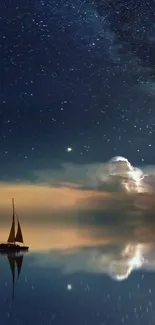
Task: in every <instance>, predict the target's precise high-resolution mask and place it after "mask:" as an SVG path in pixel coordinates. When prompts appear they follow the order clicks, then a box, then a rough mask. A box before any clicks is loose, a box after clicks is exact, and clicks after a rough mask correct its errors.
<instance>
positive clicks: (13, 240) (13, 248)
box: [0, 199, 29, 254]
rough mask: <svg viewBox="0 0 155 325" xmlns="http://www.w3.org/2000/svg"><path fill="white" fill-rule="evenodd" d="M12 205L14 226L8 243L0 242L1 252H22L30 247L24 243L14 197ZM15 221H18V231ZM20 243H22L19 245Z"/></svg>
mask: <svg viewBox="0 0 155 325" xmlns="http://www.w3.org/2000/svg"><path fill="white" fill-rule="evenodd" d="M12 207H13V215H12V226H11V229H10V234H9V237H8V240H7V243H4V244H0V252H1V253H4V254H5V253H11V252H12V253H14V252H22V251H28V249H29V247H28V246H25V245H24V239H23V234H22V229H21V225H20V222H19V219H18V217H17V215H16V213H15V204H14V199H12ZM15 221H17V232H16V229H15V228H16V227H15V226H16V225H15V223H16V222H15ZM19 243H20V245H19Z"/></svg>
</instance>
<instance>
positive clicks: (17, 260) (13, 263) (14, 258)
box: [0, 252, 24, 300]
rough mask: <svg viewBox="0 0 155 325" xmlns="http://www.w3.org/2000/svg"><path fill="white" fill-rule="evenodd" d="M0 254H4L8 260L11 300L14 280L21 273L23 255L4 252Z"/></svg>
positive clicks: (13, 291) (16, 279)
mask: <svg viewBox="0 0 155 325" xmlns="http://www.w3.org/2000/svg"><path fill="white" fill-rule="evenodd" d="M0 254H1V255H6V256H7V259H8V262H9V266H10V270H11V273H12V300H14V293H15V281H18V279H19V276H20V273H21V269H22V265H23V257H24V255H23V254H22V255H21V254H4V253H1V252H0ZM16 269H17V277H16Z"/></svg>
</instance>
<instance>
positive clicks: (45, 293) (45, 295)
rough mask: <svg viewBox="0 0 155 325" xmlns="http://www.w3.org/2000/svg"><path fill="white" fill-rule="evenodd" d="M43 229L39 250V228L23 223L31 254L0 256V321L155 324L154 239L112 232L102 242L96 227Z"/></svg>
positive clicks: (43, 324)
mask: <svg viewBox="0 0 155 325" xmlns="http://www.w3.org/2000/svg"><path fill="white" fill-rule="evenodd" d="M41 228H42V229H43V227H41ZM45 230H47V231H46V236H48V240H46V245H45V242H44V243H43V247H42V249H41V244H40V246H39V249H37V245H36V239H34V238H36V236H37V234H39V235H38V237H39V236H40V241H43V237H41V233H40V232H39V229H38V231H37V232H36V233H35V231H34V232H33V231H32V233H30V232H29V231H28V228H26V227H25V233H27V239H28V233H29V235H30V234H31V236H30V237H29V242H31V243H32V247H31V249H30V253H28V254H26V255H24V256H23V259H22V258H21V257H18V258H17V257H15V256H11V257H10V256H0V270H1V277H0V289H1V290H0V311H1V313H0V324H3V325H5V324H12V325H18V324H19V325H20V324H21V325H27V324H33V325H34V324H36V325H50V324H71V325H73V324H79V325H86V324H88V325H91V324H92V325H94V324H99V325H113V324H114V325H115V324H126V325H131V324H133V325H136V324H137V325H138V324H140V325H143V324H145V325H151V324H152V325H154V323H155V285H154V281H155V274H154V267H155V262H154V261H155V259H154V245H153V244H152V243H150V242H149V241H147V242H145V243H138V242H136V241H135V240H133V238H132V240H130V241H129V239H128V238H127V237H126V240H125V239H123V240H122V239H121V236H120V234H119V236H118V237H117V236H115V237H114V235H113V237H114V238H113V239H112V236H111V237H109V236H110V233H108V234H107V235H105V236H104V238H102V240H101V238H100V236H97V235H96V234H97V230H95V229H94V228H92V229H77V228H75V227H70V228H65V227H64V226H60V225H59V226H58V225H57V226H53V227H52V229H51V230H50V229H49V227H47V229H45V227H44V231H43V233H45ZM99 230H100V231H101V229H99ZM3 232H4V233H5V231H4V229H3ZM6 232H7V229H6ZM99 233H100V232H99ZM32 234H33V236H32ZM115 235H116V233H115ZM38 237H37V240H39V238H38ZM101 237H102V236H101ZM122 238H123V236H122ZM48 243H49V245H48ZM14 271H15V272H16V273H15V280H14V281H13V277H14ZM18 271H19V272H20V274H19V278H18ZM13 282H14V286H13ZM13 287H14V297H13Z"/></svg>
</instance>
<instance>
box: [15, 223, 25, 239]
mask: <svg viewBox="0 0 155 325" xmlns="http://www.w3.org/2000/svg"><path fill="white" fill-rule="evenodd" d="M15 241H17V242H19V243H23V242H24V240H23V235H22V230H21V226H20V223H19V220H18V228H17V233H16V237H15Z"/></svg>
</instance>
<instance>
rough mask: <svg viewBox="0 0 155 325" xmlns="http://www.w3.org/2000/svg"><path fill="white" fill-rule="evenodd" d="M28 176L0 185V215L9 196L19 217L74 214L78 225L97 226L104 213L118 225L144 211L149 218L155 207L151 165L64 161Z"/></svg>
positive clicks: (8, 203) (122, 161)
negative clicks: (20, 180) (24, 181)
mask: <svg viewBox="0 0 155 325" xmlns="http://www.w3.org/2000/svg"><path fill="white" fill-rule="evenodd" d="M32 175H33V176H34V178H35V183H33V182H32V181H31V182H30V180H29V182H27V183H22V182H20V183H15V184H14V183H6V182H5V183H0V189H1V197H0V215H1V219H5V216H6V215H9V214H10V210H11V198H12V197H15V199H16V204H17V208H18V210H19V212H20V213H21V215H22V216H23V218H27V219H29V220H30V219H34V220H38V221H39V220H40V221H41V220H53V219H57V220H58V222H60V220H66V222H68V221H70V222H71V220H76V219H77V218H78V220H80V222H81V223H91V224H94V223H101V224H102V222H103V220H104V222H105V221H106V222H107V219H106V215H108V218H109V222H113V224H115V221H116V220H117V221H118V220H119V221H118V222H119V223H121V224H123V222H124V221H123V220H124V218H125V217H126V218H128V217H129V216H131V215H133V216H135V215H136V216H137V213H138V214H139V213H140V214H141V213H145V214H146V212H147V213H148V215H149V213H150V215H151V217H150V218H152V215H153V213H154V211H155V203H154V189H155V168H154V166H148V167H147V166H145V167H143V170H142V169H139V168H137V167H134V166H132V165H131V164H130V162H129V161H128V160H127V159H126V158H123V157H114V158H112V159H110V160H109V161H108V162H105V163H95V164H86V165H76V164H64V165H62V166H61V167H60V168H58V169H52V170H38V171H32ZM30 179H31V175H30ZM103 213H105V216H104V218H103ZM64 215H65V216H64ZM111 216H112V217H111ZM114 216H115V217H114ZM122 216H123V218H122ZM113 219H114V220H113ZM132 219H134V217H133V218H131V220H132ZM135 220H137V217H136V218H135Z"/></svg>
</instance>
